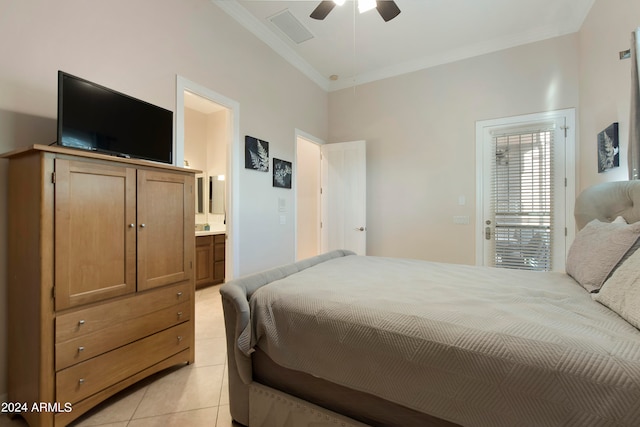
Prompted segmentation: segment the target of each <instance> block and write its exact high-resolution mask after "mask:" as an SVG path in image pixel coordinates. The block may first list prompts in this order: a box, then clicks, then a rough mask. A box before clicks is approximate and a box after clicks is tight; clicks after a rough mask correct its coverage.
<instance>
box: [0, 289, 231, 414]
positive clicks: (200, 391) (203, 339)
mask: <svg viewBox="0 0 640 427" xmlns="http://www.w3.org/2000/svg"><path fill="white" fill-rule="evenodd" d="M219 289H220V286H219V285H218V286H211V287H208V288H204V289H201V290H198V291H196V314H195V316H196V325H195V328H196V361H195V363H194V364H192V365H188V366H181V367H176V368H171V369H168V370H165V371H163V372H159V373H157V374H155V375H153V376H151V377H149V378H147V379H145V380H143V381H141V382H139V383H137V384H135V385H133V386H131V387H129V388H127V389H126V390H123V391H122V392H120V393H119V394H117V395H115V396H113V397H111V398H110V399H108V400H107V401H105V402H103V403H102V404H100V405H99V406H98V407H96V408H94V409H93V410H91V411H90V412H88V413H87V414H85V415H83V416H82V417H80V418H79V419H78V420H76V421H75V422H74V423H72V424H71V426H73V427H89V426H102V427H165V426H189V427H200V426H203V427H205V426H206V427H232V426H234V427H238V426H240V425H239V424H236V423H234V422H232V420H231V415H230V414H229V394H228V383H227V369H226V350H225V332H224V318H223V314H222V302H221V297H220V292H219ZM26 425H27V424H26V422H25V421H24V420H23V419H22V418H20V417H17V418H15V419H13V420H10V419H9V418H8V417H7V416H5V415H0V427H24V426H26Z"/></svg>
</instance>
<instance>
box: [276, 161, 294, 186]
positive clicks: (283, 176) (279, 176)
mask: <svg viewBox="0 0 640 427" xmlns="http://www.w3.org/2000/svg"><path fill="white" fill-rule="evenodd" d="M292 175H293V169H292V167H291V162H287V161H286V160H280V159H276V158H274V159H273V186H274V187H279V188H291V176H292Z"/></svg>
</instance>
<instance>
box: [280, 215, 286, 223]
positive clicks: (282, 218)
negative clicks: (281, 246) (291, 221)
mask: <svg viewBox="0 0 640 427" xmlns="http://www.w3.org/2000/svg"><path fill="white" fill-rule="evenodd" d="M286 223H287V216H286V215H280V225H285V224H286Z"/></svg>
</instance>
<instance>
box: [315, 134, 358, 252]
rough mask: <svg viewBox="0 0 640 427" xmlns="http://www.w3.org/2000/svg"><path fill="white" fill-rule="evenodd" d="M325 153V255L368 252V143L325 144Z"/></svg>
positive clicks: (323, 207)
mask: <svg viewBox="0 0 640 427" xmlns="http://www.w3.org/2000/svg"><path fill="white" fill-rule="evenodd" d="M321 151H322V196H321V199H322V202H321V205H322V221H321V225H322V238H321V241H322V252H327V251H331V250H334V249H348V250H352V251H354V252H355V253H357V254H358V255H365V254H366V248H367V218H366V213H367V208H366V203H367V199H366V192H367V170H366V143H365V141H352V142H341V143H335V144H325V145H323V146H322V148H321Z"/></svg>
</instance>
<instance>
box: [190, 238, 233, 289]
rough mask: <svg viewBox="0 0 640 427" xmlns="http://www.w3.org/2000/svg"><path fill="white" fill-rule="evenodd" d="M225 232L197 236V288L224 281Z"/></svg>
mask: <svg viewBox="0 0 640 427" xmlns="http://www.w3.org/2000/svg"><path fill="white" fill-rule="evenodd" d="M225 240H226V235H225V234H211V235H205V236H197V237H196V288H201V287H205V286H209V285H215V284H218V283H222V282H224V275H225Z"/></svg>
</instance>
